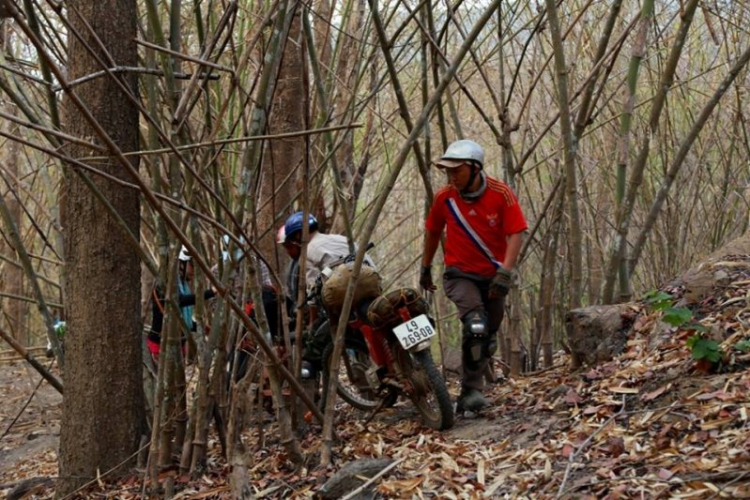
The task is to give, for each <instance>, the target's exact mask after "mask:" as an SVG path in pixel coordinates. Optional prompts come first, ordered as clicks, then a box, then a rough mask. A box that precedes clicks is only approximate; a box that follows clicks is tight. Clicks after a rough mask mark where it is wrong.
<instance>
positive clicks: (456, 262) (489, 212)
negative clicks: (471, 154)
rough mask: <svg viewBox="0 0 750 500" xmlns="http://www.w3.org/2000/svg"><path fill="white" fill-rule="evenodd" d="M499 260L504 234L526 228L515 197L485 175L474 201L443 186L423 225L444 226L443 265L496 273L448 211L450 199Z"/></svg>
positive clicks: (502, 254) (438, 230) (435, 228)
mask: <svg viewBox="0 0 750 500" xmlns="http://www.w3.org/2000/svg"><path fill="white" fill-rule="evenodd" d="M450 199H453V200H455V206H456V207H457V208H458V211H459V212H460V213H461V214H462V215H463V217H464V219H465V220H466V221H467V222H468V223H469V225H470V226H471V227H472V229H473V230H474V232H475V233H476V234H477V235H478V236H479V237H480V238H481V239H482V241H483V242H484V244H485V245H486V246H487V247H488V248H489V249H490V251H492V254H493V255H494V256H495V259H496V260H497V261H499V262H501V263H502V262H503V261H504V260H505V250H506V248H507V246H508V242H507V237H508V236H510V235H512V234H516V233H520V232H522V231H525V230H526V229H528V225H527V224H526V218H525V217H524V216H523V212H522V211H521V207H520V205H519V204H518V199H516V195H515V194H514V193H513V191H512V190H511V189H510V188H509V187H508V185H507V184H505V183H504V182H502V181H499V180H497V179H493V178H491V177H489V176H487V189H486V190H485V192H484V194H483V195H482V196H481V197H480V198H479V199H478V200H476V201H471V202H469V201H466V200H464V199H463V198H462V197H461V195H460V194H459V192H458V190H457V189H456V188H454V187H453V186H445V187H444V188H443V189H441V190H440V191H438V192H437V194H436V195H435V201H434V202H433V204H432V208H430V214H429V215H428V216H427V221H426V223H425V229H427V231H428V232H430V233H438V234H439V233H441V232H442V231H443V228H444V227H446V226H447V235H446V239H445V265H446V267H456V268H458V269H460V270H461V271H463V272H466V273H474V274H479V275H482V276H492V275H494V274H495V266H494V265H493V264H492V263H491V262H490V260H489V259H488V258H487V256H486V255H485V254H484V252H482V250H480V248H479V247H478V246H477V244H476V243H475V242H474V240H472V239H471V238H470V237H469V235H468V234H467V233H466V231H464V229H463V228H462V227H461V226H460V225H459V223H458V221H457V220H456V218H455V217H454V215H453V214H452V213H451V209H450V207H449V200H450Z"/></svg>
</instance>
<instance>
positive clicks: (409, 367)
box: [314, 256, 455, 430]
mask: <svg viewBox="0 0 750 500" xmlns="http://www.w3.org/2000/svg"><path fill="white" fill-rule="evenodd" d="M352 260H353V256H349V257H347V258H345V259H343V260H342V262H340V263H338V262H337V263H334V264H332V265H331V266H329V268H330V269H333V268H334V267H335V265H337V264H338V265H346V264H348V263H350V262H351V261H352ZM331 272H332V271H331V270H324V271H323V273H322V277H321V279H320V280H319V281H320V282H321V283H319V284H318V285H319V286H316V287H315V289H314V296H315V301H316V303H317V304H319V305H321V306H323V307H321V308H320V309H319V310H323V311H324V310H325V307H324V304H323V301H322V297H321V289H322V281H323V279H324V277H326V276H330V275H331ZM352 309H353V310H352V313H351V314H350V316H349V318H348V320H347V325H346V331H345V337H344V350H343V353H342V356H341V360H340V363H341V364H340V367H339V380H338V381H337V386H336V391H337V394H338V395H339V396H340V397H341V398H342V399H343V400H344V401H346V402H347V403H348V404H350V405H351V406H353V407H355V408H358V409H361V410H365V411H371V412H373V414H374V413H376V412H377V411H378V410H380V409H381V408H383V407H388V406H392V405H394V404H395V403H396V401H397V399H398V398H399V396H405V397H406V398H408V399H409V400H411V401H412V403H413V404H414V406H415V407H416V409H417V411H418V412H419V413H420V415H421V417H422V420H423V422H424V424H425V425H426V426H427V427H430V428H433V429H437V430H445V429H449V428H451V427H452V426H453V424H454V421H455V414H454V409H453V403H452V401H451V397H450V394H449V393H448V388H447V387H446V384H445V380H444V379H443V376H442V374H441V373H440V370H438V368H437V366H436V365H435V362H434V361H433V359H432V354H431V352H430V345H431V342H432V339H433V337H434V336H435V335H436V334H437V331H436V329H435V324H434V321H433V320H432V318H430V317H429V314H428V313H429V305H428V303H427V301H426V300H425V299H424V298H423V297H422V296H421V295H420V294H419V292H417V291H416V290H413V289H411V288H399V289H396V290H394V291H392V292H389V293H387V294H381V295H379V296H377V297H375V298H368V299H366V300H363V301H361V302H360V303H358V304H356V305H355V306H353V308H352ZM319 329H323V330H322V332H321V331H319V332H318V334H320V333H327V334H328V335H329V336H331V339H332V338H333V337H332V335H331V331H330V323H329V322H328V321H324V322H323V323H322V324H321V325H320V326H319ZM332 353H333V342H330V343H329V345H328V346H326V349H325V350H324V351H323V359H322V365H323V368H324V369H323V373H322V376H323V387H327V382H328V377H329V373H330V371H329V367H330V365H331V355H332Z"/></svg>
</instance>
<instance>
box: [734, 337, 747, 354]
mask: <svg viewBox="0 0 750 500" xmlns="http://www.w3.org/2000/svg"><path fill="white" fill-rule="evenodd" d="M734 348H735V349H737V350H738V351H740V352H748V351H750V339H745V340H740V341H739V342H737V343H736V344H735V345H734Z"/></svg>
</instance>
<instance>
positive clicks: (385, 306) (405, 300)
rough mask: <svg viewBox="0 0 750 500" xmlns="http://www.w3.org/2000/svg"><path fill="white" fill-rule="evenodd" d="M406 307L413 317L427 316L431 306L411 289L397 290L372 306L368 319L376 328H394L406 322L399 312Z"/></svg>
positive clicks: (377, 300)
mask: <svg viewBox="0 0 750 500" xmlns="http://www.w3.org/2000/svg"><path fill="white" fill-rule="evenodd" d="M402 307H406V308H407V309H408V310H409V314H410V315H411V317H416V316H419V315H420V314H427V313H428V312H429V309H430V306H429V304H428V303H427V301H426V300H425V299H424V298H423V297H422V296H421V295H420V294H419V293H418V292H417V291H416V290H413V289H411V288H397V289H396V290H393V291H391V292H388V293H387V294H385V295H381V296H380V297H378V298H377V299H375V300H374V301H373V303H372V304H370V307H369V309H368V310H367V319H368V320H369V322H370V324H371V325H372V326H374V327H375V328H386V327H387V328H392V327H394V326H396V325H398V324H399V323H402V322H403V321H404V320H403V319H402V318H401V316H400V315H399V313H398V310H399V309H401V308H402Z"/></svg>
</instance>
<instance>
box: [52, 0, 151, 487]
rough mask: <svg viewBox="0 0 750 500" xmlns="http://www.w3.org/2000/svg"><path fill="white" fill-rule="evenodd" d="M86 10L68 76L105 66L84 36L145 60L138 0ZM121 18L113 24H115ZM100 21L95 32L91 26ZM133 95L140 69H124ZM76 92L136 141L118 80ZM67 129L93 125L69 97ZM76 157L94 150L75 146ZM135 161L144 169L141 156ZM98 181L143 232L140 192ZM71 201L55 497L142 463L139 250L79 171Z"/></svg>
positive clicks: (79, 133)
mask: <svg viewBox="0 0 750 500" xmlns="http://www.w3.org/2000/svg"><path fill="white" fill-rule="evenodd" d="M69 5H70V6H72V7H75V8H77V10H78V13H80V16H79V15H71V16H70V22H71V25H72V27H73V28H74V29H76V30H77V31H78V32H79V33H80V34H81V36H82V40H79V39H78V38H77V37H74V36H70V37H69V39H68V43H69V48H68V74H69V76H70V78H71V79H75V78H78V77H81V76H84V75H88V74H90V73H93V72H95V71H97V70H100V69H101V66H100V65H99V63H98V62H96V61H95V59H94V58H93V57H92V56H91V54H90V53H89V52H88V50H87V49H86V48H85V46H84V44H87V45H89V46H90V47H92V48H93V51H94V53H96V54H97V55H99V56H100V57H102V56H103V50H102V48H100V47H99V43H101V44H103V47H104V48H105V49H106V50H107V52H108V56H105V57H104V59H105V60H106V59H108V58H109V57H111V58H112V59H113V60H114V61H115V62H116V63H117V64H119V65H122V66H136V65H137V64H138V57H137V50H136V44H135V38H136V31H137V30H136V18H137V5H136V2H135V1H134V0H105V1H100V2H81V1H76V0H74V1H72V2H69ZM112 19H117V22H116V23H113V22H111V21H112ZM89 26H91V27H94V29H95V30H96V34H95V35H94V33H91V32H90V31H89ZM118 77H119V78H121V79H122V81H123V82H124V83H125V84H126V85H127V86H128V87H129V88H130V90H131V91H132V92H134V93H137V88H138V82H137V79H136V77H135V76H134V75H120V76H118ZM76 90H77V92H76V93H77V94H78V96H79V98H80V99H82V100H83V101H84V102H85V103H86V104H87V107H88V109H89V110H90V112H91V114H92V115H93V116H94V118H95V119H96V120H97V122H98V123H99V124H100V125H101V127H102V128H103V129H104V131H105V132H106V133H107V134H108V135H109V137H111V138H112V139H113V140H114V142H115V143H116V144H117V146H118V147H119V148H120V149H121V150H122V151H136V150H137V149H138V110H137V109H136V108H135V107H134V106H133V105H132V104H131V103H130V101H129V100H128V99H127V98H126V96H125V95H124V94H123V92H122V91H121V90H120V89H119V88H118V87H117V86H116V85H115V83H114V82H113V81H112V79H111V78H107V77H102V78H98V79H96V80H92V81H90V82H87V83H83V84H81V85H80V86H79V87H77V88H76ZM65 129H66V132H67V133H69V134H71V135H73V136H76V137H94V136H95V133H94V132H93V130H92V127H91V125H90V124H89V123H88V122H87V120H86V119H85V118H84V116H83V115H82V114H81V113H80V111H79V110H78V109H77V108H76V107H74V106H73V103H71V102H70V101H68V108H67V109H66V110H65ZM69 152H70V155H71V156H72V157H74V158H79V157H86V156H91V155H92V154H96V152H94V151H92V150H91V149H89V148H86V147H83V146H80V145H73V144H71V145H70V149H69ZM131 164H132V165H133V167H135V168H137V167H138V157H132V160H131ZM95 167H96V168H97V169H100V170H102V171H105V172H106V173H108V174H109V175H112V176H114V177H116V178H120V179H124V178H125V177H126V176H127V175H128V174H127V172H126V171H125V169H123V168H122V166H121V165H119V164H118V163H117V162H116V161H113V160H109V161H104V162H101V163H98V164H96V165H95ZM94 184H96V185H97V186H98V188H99V189H100V190H101V191H102V192H103V193H105V195H106V197H107V198H108V199H109V201H110V203H111V204H112V205H113V206H114V207H116V209H117V211H118V213H119V214H120V215H121V217H122V219H123V220H124V221H125V222H126V224H127V226H128V227H129V228H130V230H131V232H132V234H134V235H136V236H137V235H138V234H139V233H140V231H139V226H140V202H139V193H138V191H136V190H134V189H126V188H123V187H121V186H118V185H116V184H113V183H112V182H109V181H106V180H104V179H101V178H99V179H95V180H94ZM65 189H66V198H65V202H64V203H65V205H66V206H65V208H66V226H65V230H66V234H65V255H66V268H65V269H66V277H67V282H66V294H65V296H66V299H67V301H68V303H67V310H68V315H67V320H68V332H69V333H68V335H67V336H66V345H65V348H66V357H67V359H68V363H67V370H66V373H65V386H66V387H65V398H64V400H63V417H62V428H61V434H60V479H59V481H58V486H57V491H56V493H57V495H58V496H64V495H66V494H68V493H71V492H72V491H74V490H75V488H77V487H78V486H79V485H81V484H82V483H85V482H87V481H89V480H91V479H93V478H95V477H96V475H97V473H103V472H107V471H109V470H110V469H118V470H124V469H125V468H127V467H128V466H129V465H131V464H133V463H135V459H136V454H135V452H136V451H137V450H138V446H139V442H140V436H141V430H142V426H143V422H144V420H143V419H144V406H143V386H142V384H141V330H142V325H141V313H140V263H139V258H138V255H137V254H136V253H135V252H133V250H132V249H131V248H130V245H129V242H128V241H127V240H126V237H125V236H124V235H123V233H122V232H121V231H119V230H118V228H117V223H116V221H114V220H113V218H112V217H110V216H109V215H108V214H106V213H102V210H101V207H100V206H99V203H98V201H97V200H96V198H95V197H94V195H93V194H92V192H91V191H90V189H89V188H88V187H87V186H86V184H85V183H84V182H83V181H82V180H81V178H80V177H78V176H75V175H67V176H66V178H65Z"/></svg>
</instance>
